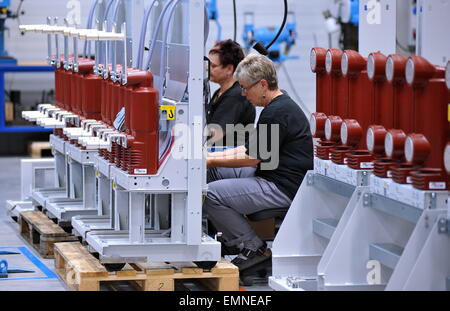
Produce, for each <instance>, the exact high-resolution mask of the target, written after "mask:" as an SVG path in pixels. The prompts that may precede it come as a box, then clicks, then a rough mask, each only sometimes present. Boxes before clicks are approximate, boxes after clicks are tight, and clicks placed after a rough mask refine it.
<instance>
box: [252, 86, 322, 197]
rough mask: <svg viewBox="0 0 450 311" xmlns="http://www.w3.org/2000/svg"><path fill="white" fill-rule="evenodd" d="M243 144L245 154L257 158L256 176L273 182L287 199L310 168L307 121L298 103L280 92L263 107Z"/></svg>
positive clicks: (311, 154)
mask: <svg viewBox="0 0 450 311" xmlns="http://www.w3.org/2000/svg"><path fill="white" fill-rule="evenodd" d="M271 125H274V127H273V126H271ZM277 125H278V135H276V127H277ZM277 143H278V145H277ZM257 147H259V148H258V149H257ZM246 148H247V154H248V155H250V156H251V157H253V158H256V159H258V160H260V161H261V163H259V164H258V168H257V170H256V176H259V177H262V178H264V179H266V180H268V181H271V182H273V183H274V184H275V185H276V186H277V187H278V189H280V191H282V192H283V193H285V194H286V195H287V196H288V197H289V198H291V199H293V198H294V196H295V194H296V193H297V190H298V188H299V187H300V184H301V182H302V180H303V177H305V174H306V172H307V171H308V170H311V169H313V141H312V137H311V131H310V128H309V122H308V120H307V119H306V116H305V114H304V113H303V111H302V110H301V109H300V107H299V106H298V105H297V104H296V103H295V102H294V101H293V100H292V99H291V98H290V97H289V96H287V95H284V94H283V95H280V96H278V97H276V98H275V99H274V100H273V101H272V102H271V103H270V104H269V105H267V106H266V107H265V108H264V109H263V111H262V112H261V116H260V117H259V120H258V124H257V126H256V132H255V135H252V136H251V138H250V140H249V142H247V144H246ZM277 151H278V152H277ZM277 154H278V157H277ZM277 160H278V161H277Z"/></svg>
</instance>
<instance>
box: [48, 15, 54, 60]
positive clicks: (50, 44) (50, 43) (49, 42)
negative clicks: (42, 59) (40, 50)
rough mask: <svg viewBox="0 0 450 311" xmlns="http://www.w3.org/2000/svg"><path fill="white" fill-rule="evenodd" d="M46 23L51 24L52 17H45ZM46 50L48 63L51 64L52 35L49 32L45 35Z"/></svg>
mask: <svg viewBox="0 0 450 311" xmlns="http://www.w3.org/2000/svg"><path fill="white" fill-rule="evenodd" d="M47 25H49V26H51V25H52V18H51V17H50V16H48V17H47ZM47 52H48V58H47V61H48V63H49V65H53V59H52V58H53V57H52V35H51V34H50V33H49V34H48V35H47Z"/></svg>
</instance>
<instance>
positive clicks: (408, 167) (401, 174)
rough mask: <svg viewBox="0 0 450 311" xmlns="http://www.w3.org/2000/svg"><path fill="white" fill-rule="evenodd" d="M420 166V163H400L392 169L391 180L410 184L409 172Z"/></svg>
mask: <svg viewBox="0 0 450 311" xmlns="http://www.w3.org/2000/svg"><path fill="white" fill-rule="evenodd" d="M420 168H422V166H421V165H416V164H411V163H400V164H399V165H397V166H396V167H395V168H393V169H392V175H391V177H392V180H393V181H395V182H396V183H399V184H411V183H412V180H411V177H410V174H411V172H414V171H417V170H418V169H420Z"/></svg>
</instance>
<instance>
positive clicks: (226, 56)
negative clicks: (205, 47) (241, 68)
mask: <svg viewBox="0 0 450 311" xmlns="http://www.w3.org/2000/svg"><path fill="white" fill-rule="evenodd" d="M209 54H217V55H218V56H219V61H220V64H221V65H222V66H224V67H225V66H228V65H233V72H234V71H235V70H236V68H237V66H238V64H239V63H240V62H241V60H243V59H244V57H245V55H244V51H242V48H241V46H240V45H239V43H237V42H235V41H233V40H231V39H228V40H224V41H219V42H217V43H216V45H214V47H213V48H212V49H211V51H209Z"/></svg>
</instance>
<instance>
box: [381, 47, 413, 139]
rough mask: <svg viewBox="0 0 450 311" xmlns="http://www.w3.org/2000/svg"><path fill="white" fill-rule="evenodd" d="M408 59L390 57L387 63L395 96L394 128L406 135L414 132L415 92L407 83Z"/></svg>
mask: <svg viewBox="0 0 450 311" xmlns="http://www.w3.org/2000/svg"><path fill="white" fill-rule="evenodd" d="M406 62H407V59H406V58H405V57H404V56H402V55H400V54H392V55H389V56H388V58H387V61H386V78H387V80H388V82H389V83H391V84H392V87H393V94H394V114H393V120H394V128H398V129H402V130H403V131H405V133H411V132H414V109H413V105H412V102H413V90H412V88H411V86H410V85H408V84H407V83H406V79H405V70H406Z"/></svg>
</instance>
